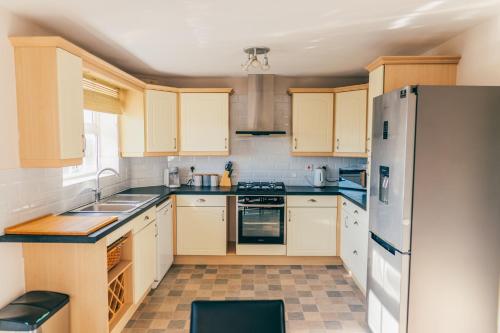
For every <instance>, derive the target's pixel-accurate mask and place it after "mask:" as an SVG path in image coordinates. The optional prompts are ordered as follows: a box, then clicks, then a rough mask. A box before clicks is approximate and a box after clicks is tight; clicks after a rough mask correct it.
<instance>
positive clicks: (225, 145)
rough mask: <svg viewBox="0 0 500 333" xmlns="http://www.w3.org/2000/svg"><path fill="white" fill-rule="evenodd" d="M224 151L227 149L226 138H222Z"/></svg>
mask: <svg viewBox="0 0 500 333" xmlns="http://www.w3.org/2000/svg"><path fill="white" fill-rule="evenodd" d="M224 149H227V138H224Z"/></svg>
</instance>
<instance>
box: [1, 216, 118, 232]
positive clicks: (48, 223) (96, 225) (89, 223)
mask: <svg viewBox="0 0 500 333" xmlns="http://www.w3.org/2000/svg"><path fill="white" fill-rule="evenodd" d="M116 220H118V217H117V216H77V215H46V216H42V217H39V218H36V219H34V220H30V221H26V222H23V223H20V224H17V225H14V226H11V227H8V228H5V233H6V234H9V235H52V236H54V235H57V236H87V235H89V234H91V233H93V232H95V231H97V230H99V229H101V228H102V227H105V226H106V225H108V224H110V223H112V222H114V221H116Z"/></svg>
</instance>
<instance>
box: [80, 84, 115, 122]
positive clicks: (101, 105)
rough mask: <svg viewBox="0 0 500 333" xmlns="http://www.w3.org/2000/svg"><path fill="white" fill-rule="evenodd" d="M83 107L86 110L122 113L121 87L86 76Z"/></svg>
mask: <svg viewBox="0 0 500 333" xmlns="http://www.w3.org/2000/svg"><path fill="white" fill-rule="evenodd" d="M83 107H84V108H85V109H86V110H92V111H98V112H106V113H114V114H120V113H122V107H121V103H120V89H119V88H116V87H113V86H112V85H109V84H107V83H105V82H102V81H98V80H96V79H94V78H91V77H84V78H83Z"/></svg>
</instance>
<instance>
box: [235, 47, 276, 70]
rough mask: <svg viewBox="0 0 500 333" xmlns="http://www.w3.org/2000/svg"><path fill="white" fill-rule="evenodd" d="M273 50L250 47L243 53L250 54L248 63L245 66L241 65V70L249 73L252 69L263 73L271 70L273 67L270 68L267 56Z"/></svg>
mask: <svg viewBox="0 0 500 333" xmlns="http://www.w3.org/2000/svg"><path fill="white" fill-rule="evenodd" d="M270 50H271V49H270V48H268V47H249V48H247V49H244V50H243V51H244V52H245V53H246V54H248V58H247V61H246V62H245V63H244V64H241V68H242V69H243V70H244V71H246V72H248V70H249V69H250V68H252V67H253V68H256V69H259V68H260V69H261V70H263V71H267V70H269V68H271V66H269V59H268V58H267V54H268V53H269V51H270ZM260 55H264V57H263V58H264V59H263V60H262V61H261V60H259V56H260Z"/></svg>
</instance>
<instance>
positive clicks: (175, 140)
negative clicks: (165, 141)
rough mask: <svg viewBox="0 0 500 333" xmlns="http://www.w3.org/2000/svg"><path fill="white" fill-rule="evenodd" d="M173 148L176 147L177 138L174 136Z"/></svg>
mask: <svg viewBox="0 0 500 333" xmlns="http://www.w3.org/2000/svg"><path fill="white" fill-rule="evenodd" d="M174 149H177V138H174Z"/></svg>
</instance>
